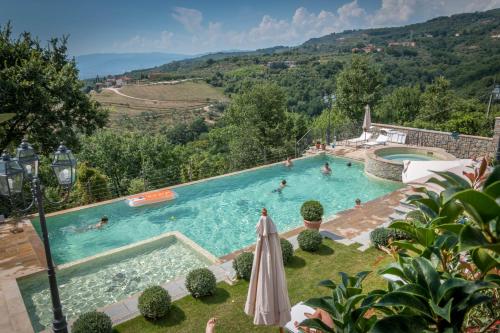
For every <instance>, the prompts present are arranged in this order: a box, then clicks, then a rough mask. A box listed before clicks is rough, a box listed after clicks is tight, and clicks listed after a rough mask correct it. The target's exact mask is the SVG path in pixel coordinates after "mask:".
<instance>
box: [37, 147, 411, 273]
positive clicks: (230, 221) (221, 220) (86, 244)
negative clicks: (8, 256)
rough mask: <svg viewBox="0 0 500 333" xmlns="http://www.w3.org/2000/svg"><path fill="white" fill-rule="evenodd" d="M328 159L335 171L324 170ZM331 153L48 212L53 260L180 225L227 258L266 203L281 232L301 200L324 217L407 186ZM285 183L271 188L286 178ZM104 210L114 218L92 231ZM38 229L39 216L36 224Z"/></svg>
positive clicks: (250, 233) (251, 232) (251, 238)
mask: <svg viewBox="0 0 500 333" xmlns="http://www.w3.org/2000/svg"><path fill="white" fill-rule="evenodd" d="M325 162H329V163H330V164H331V166H332V169H333V174H332V175H331V176H324V175H322V174H321V173H320V168H321V166H322V165H323V164H324V163H325ZM346 162H347V161H346V160H344V159H340V158H333V157H329V156H315V157H311V158H304V159H301V160H297V161H295V164H294V167H293V168H291V169H288V168H285V167H284V166H283V165H281V164H280V165H273V166H269V167H264V168H259V169H256V170H251V171H247V172H242V173H238V174H235V175H230V176H225V177H220V178H216V179H212V180H207V181H203V182H199V183H195V184H190V185H186V186H180V187H177V188H175V191H176V192H177V193H178V198H177V199H175V200H174V201H172V202H169V203H161V204H155V205H151V206H143V207H137V208H132V207H129V206H128V205H127V204H126V203H125V202H124V201H117V202H113V203H110V204H104V205H99V206H95V207H89V208H85V209H81V210H77V211H73V212H69V213H65V214H61V215H56V216H53V217H50V218H48V220H47V221H48V229H49V237H50V242H51V248H52V253H53V257H54V261H55V262H56V263H57V264H63V263H68V262H71V261H74V260H77V259H81V258H85V257H88V256H92V255H95V254H98V253H101V252H103V251H107V250H110V249H114V248H117V247H120V246H124V245H128V244H131V243H134V242H137V241H140V240H144V239H148V238H151V237H154V236H157V235H159V234H161V233H164V232H168V231H179V232H181V233H182V234H184V235H186V236H187V237H188V238H190V239H192V240H193V241H195V242H196V243H197V244H198V245H200V246H201V247H203V248H204V249H206V250H208V251H209V252H211V253H212V254H214V255H216V256H223V255H226V254H229V253H231V252H233V251H235V250H238V249H241V248H243V247H245V246H248V245H250V244H252V243H254V242H255V224H256V223H257V220H258V218H259V215H260V213H259V212H260V210H261V208H262V207H266V208H267V209H268V211H269V214H270V216H271V217H272V218H273V219H274V221H275V223H276V225H277V227H278V229H279V231H280V232H284V231H287V230H290V229H293V228H295V227H298V226H300V225H301V224H302V220H301V217H300V212H299V210H300V206H301V205H302V203H303V202H304V201H305V200H308V199H316V200H319V201H320V202H321V203H322V204H323V206H324V207H325V216H332V215H334V214H335V213H337V212H339V211H342V210H345V209H348V208H352V207H353V205H354V200H355V199H356V198H360V199H361V200H362V201H363V202H365V201H369V200H372V199H375V198H377V197H380V196H382V195H385V194H387V193H390V192H392V191H394V190H396V189H397V188H399V187H401V184H398V183H394V182H387V181H379V180H374V179H371V178H369V177H367V176H366V175H365V173H364V171H363V164H362V163H356V162H353V163H352V166H351V167H348V166H347V163H346ZM282 179H286V180H287V183H288V185H289V186H287V187H286V188H285V189H284V190H283V192H282V193H281V194H278V193H273V192H272V190H273V189H275V188H277V187H278V185H279V183H280V181H281V180H282ZM103 215H107V216H108V217H109V224H108V225H107V226H105V227H103V228H102V229H98V230H97V229H89V226H91V225H94V224H96V223H97V222H98V221H99V220H100V218H101V217H102V216H103ZM33 224H34V226H35V228H36V229H37V231H38V232H40V226H39V223H38V222H37V221H34V222H33Z"/></svg>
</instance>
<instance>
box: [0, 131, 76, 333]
mask: <svg viewBox="0 0 500 333" xmlns="http://www.w3.org/2000/svg"><path fill="white" fill-rule="evenodd" d="M38 163H39V159H38V155H37V154H36V152H35V150H34V149H33V147H32V146H31V145H30V144H29V143H28V142H27V141H26V140H23V141H22V143H21V144H20V145H19V147H18V148H17V149H16V157H15V158H11V157H10V155H9V154H8V153H7V152H5V151H4V153H3V154H2V156H1V158H0V195H2V196H5V197H8V198H9V199H10V200H11V202H13V199H14V197H16V196H18V195H19V196H22V192H23V184H24V180H25V179H27V180H29V181H30V186H31V197H32V201H31V203H30V204H29V206H28V207H23V208H22V209H21V211H22V212H27V211H29V210H30V209H31V208H32V207H33V206H35V205H36V207H37V209H38V217H39V219H40V227H41V229H42V237H43V245H44V250H45V258H46V261H47V274H48V278H49V286H50V296H51V300H52V312H53V314H54V320H53V322H52V329H53V331H54V332H55V333H67V332H68V324H67V322H66V318H65V317H64V314H63V312H62V305H61V300H60V297H59V290H58V287H57V279H56V272H55V268H54V263H53V261H52V253H51V251H50V242H49V233H48V229H47V222H46V219H45V212H44V207H43V201H44V198H45V200H47V201H49V202H51V201H50V200H49V199H47V198H46V197H45V196H44V193H43V190H42V186H41V183H40V178H39V177H38ZM51 166H52V170H53V171H54V174H55V176H56V178H57V183H58V185H59V186H60V187H61V188H62V189H63V190H65V191H66V195H65V196H64V198H63V199H62V200H61V201H60V202H51V203H52V204H59V203H62V202H64V201H66V200H67V198H68V196H69V192H70V190H71V187H72V186H73V185H74V183H75V181H76V159H75V157H74V156H73V154H72V153H71V150H69V149H68V148H66V147H65V146H64V145H63V144H62V143H61V145H60V146H59V148H58V149H57V151H56V152H55V153H54V160H53V162H52V165H51Z"/></svg>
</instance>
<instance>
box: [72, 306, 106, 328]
mask: <svg viewBox="0 0 500 333" xmlns="http://www.w3.org/2000/svg"><path fill="white" fill-rule="evenodd" d="M112 331H113V322H112V321H111V318H109V316H108V315H107V314H105V313H104V312H97V311H91V312H86V313H83V314H81V315H80V316H79V317H78V319H77V320H76V321H75V322H74V323H73V326H72V327H71V332H73V333H111V332H112Z"/></svg>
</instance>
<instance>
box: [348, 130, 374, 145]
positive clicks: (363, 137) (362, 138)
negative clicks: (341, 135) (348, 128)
mask: <svg viewBox="0 0 500 333" xmlns="http://www.w3.org/2000/svg"><path fill="white" fill-rule="evenodd" d="M371 137H372V133H369V132H363V134H361V135H360V136H359V138H354V139H349V140H347V141H346V142H347V145H349V144H351V143H354V144H355V145H356V146H357V145H358V143H362V142H366V141H368V140H370V139H371Z"/></svg>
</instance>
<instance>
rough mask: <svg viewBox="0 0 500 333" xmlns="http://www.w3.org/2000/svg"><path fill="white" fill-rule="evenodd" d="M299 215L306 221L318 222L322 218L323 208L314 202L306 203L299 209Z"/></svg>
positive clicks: (317, 202)
mask: <svg viewBox="0 0 500 333" xmlns="http://www.w3.org/2000/svg"><path fill="white" fill-rule="evenodd" d="M300 215H302V217H303V218H304V220H306V221H320V220H321V218H322V217H323V206H322V205H321V203H320V202H319V201H316V200H309V201H306V202H304V203H303V204H302V207H300Z"/></svg>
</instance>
